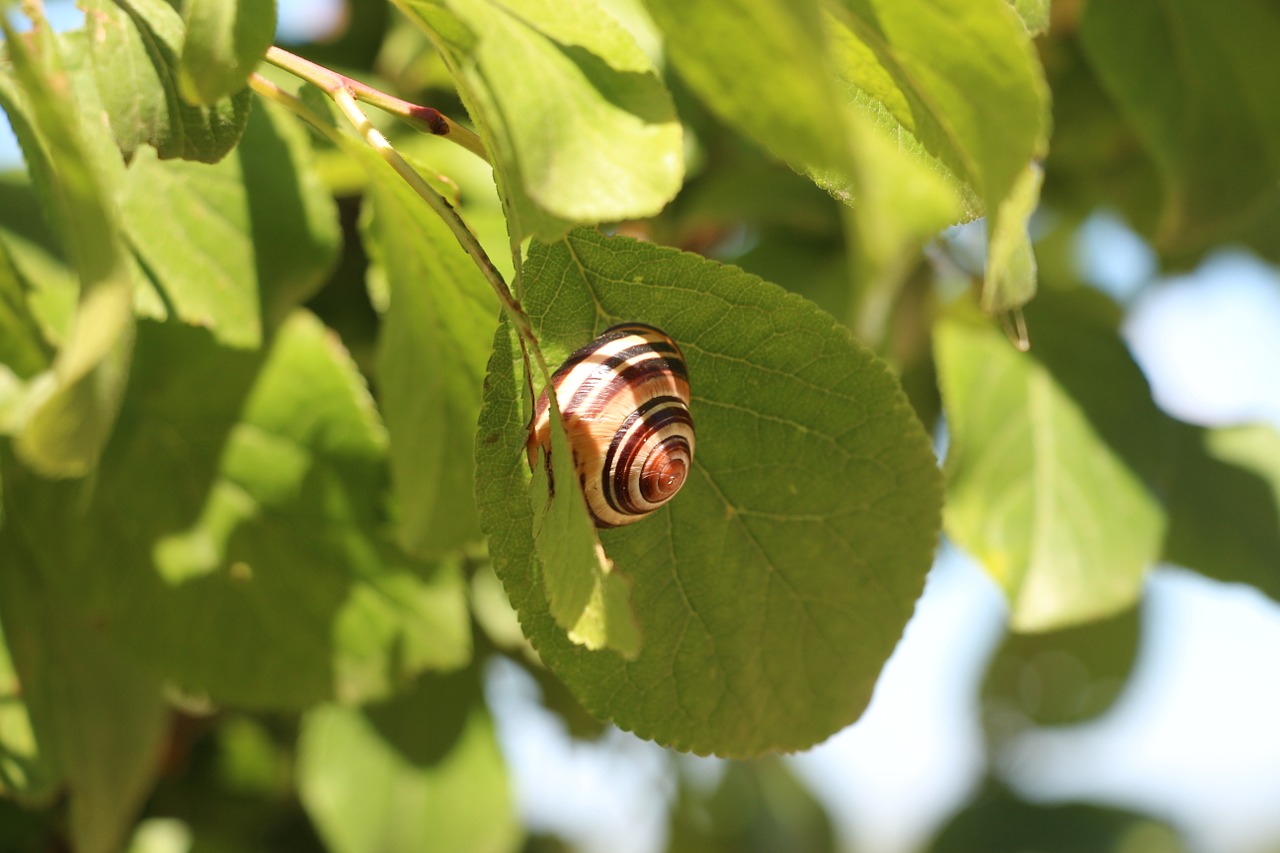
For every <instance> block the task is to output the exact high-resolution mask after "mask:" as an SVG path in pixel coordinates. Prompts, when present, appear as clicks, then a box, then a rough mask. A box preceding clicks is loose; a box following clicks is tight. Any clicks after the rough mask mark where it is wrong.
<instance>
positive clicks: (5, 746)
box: [0, 569, 61, 805]
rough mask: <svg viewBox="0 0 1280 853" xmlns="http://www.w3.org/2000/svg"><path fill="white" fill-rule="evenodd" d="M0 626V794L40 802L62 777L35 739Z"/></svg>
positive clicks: (1, 613)
mask: <svg viewBox="0 0 1280 853" xmlns="http://www.w3.org/2000/svg"><path fill="white" fill-rule="evenodd" d="M9 571H13V570H12V569H10V570H9ZM0 616H3V608H2V607H0ZM3 628H4V625H3V622H2V621H0V794H3V795H4V796H6V797H9V798H13V799H18V800H20V801H22V802H24V803H28V804H33V805H39V804H43V803H45V802H47V801H48V800H49V799H50V798H52V796H53V795H54V793H55V792H56V789H57V785H58V783H59V782H61V777H60V775H59V771H58V767H57V765H56V764H55V763H54V762H53V760H52V759H51V757H50V756H49V755H46V754H42V753H41V752H40V748H39V745H38V744H37V743H36V736H35V730H34V729H33V728H32V727H31V715H30V714H29V713H27V705H26V703H25V702H24V701H23V698H22V682H21V681H20V680H19V679H18V671H17V669H16V668H15V667H14V665H13V658H12V656H11V655H10V654H9V647H8V645H7V644H6V642H5V638H4V632H3Z"/></svg>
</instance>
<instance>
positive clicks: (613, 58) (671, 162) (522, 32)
mask: <svg viewBox="0 0 1280 853" xmlns="http://www.w3.org/2000/svg"><path fill="white" fill-rule="evenodd" d="M396 5H397V6H398V7H399V8H400V9H401V10H402V11H404V12H405V14H406V15H408V16H409V18H410V19H411V20H413V21H414V22H415V23H417V24H418V25H419V26H421V27H422V28H423V29H424V30H426V32H427V33H428V34H429V35H430V36H431V38H432V40H433V42H434V43H435V45H436V46H437V48H438V49H439V50H440V52H441V54H443V56H444V58H445V62H446V64H447V65H448V66H449V70H450V73H451V74H452V75H453V78H454V82H455V84H456V85H457V87H458V93H459V95H461V97H462V99H463V102H464V103H465V104H466V106H467V111H468V112H469V113H470V114H471V117H472V119H473V120H474V121H475V123H476V127H477V129H478V130H479V132H480V135H481V137H482V138H483V139H484V141H485V144H486V146H487V147H488V148H489V151H490V154H491V157H492V161H493V163H494V174H495V178H496V179H497V181H498V186H499V188H500V190H501V192H502V195H503V200H504V203H505V204H506V206H507V212H508V216H507V218H508V226H509V230H510V232H511V234H512V238H513V240H519V239H522V238H523V237H526V236H530V235H532V236H536V237H538V238H540V239H543V240H554V239H557V238H558V237H560V236H561V235H563V234H564V233H566V232H567V231H568V230H569V228H570V227H572V225H573V223H585V224H590V223H597V222H608V221H614V220H619V219H628V218H633V217H643V216H652V215H653V214H655V213H657V212H658V211H659V210H661V209H662V207H663V206H664V205H665V204H666V203H667V202H668V201H670V200H671V199H672V198H673V197H674V196H675V194H676V192H677V191H678V190H679V189H680V184H681V181H682V179H683V177H684V167H683V152H682V134H681V129H680V123H679V121H677V119H676V115H675V110H674V108H673V107H672V104H671V98H670V96H669V95H668V94H667V91H666V89H665V88H664V87H663V85H662V82H661V81H660V80H659V78H658V75H657V73H656V72H655V71H654V69H653V67H652V65H651V64H650V62H649V60H648V59H647V58H646V57H645V55H644V53H642V52H641V50H640V48H639V47H637V46H636V44H635V42H634V41H633V40H632V38H631V36H630V35H629V34H628V33H627V32H626V31H625V30H623V29H622V28H621V27H620V26H618V24H616V23H615V22H614V21H613V19H612V18H610V17H609V16H608V15H607V14H605V13H604V12H602V11H601V10H600V9H599V8H597V7H596V6H595V5H594V4H592V3H590V2H588V0H558V2H552V0H511V2H507V3H502V4H498V3H473V2H461V0H397V2H396Z"/></svg>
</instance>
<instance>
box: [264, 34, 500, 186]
mask: <svg viewBox="0 0 1280 853" xmlns="http://www.w3.org/2000/svg"><path fill="white" fill-rule="evenodd" d="M266 60H267V62H270V63H271V64H272V65H274V66H276V67H277V68H281V69H284V70H285V71H288V72H289V73H290V74H292V75H294V76H295V77H300V78H302V79H303V80H306V81H307V82H308V83H312V84H314V85H316V86H318V87H319V88H321V89H323V90H324V92H325V93H326V94H327V95H329V97H331V98H332V97H335V95H336V94H337V93H338V92H344V91H345V92H348V93H350V94H351V95H352V96H353V97H354V98H355V99H356V100H358V101H364V102H365V103H366V104H371V105H373V106H375V107H377V108H378V109H381V110H384V111H386V112H388V113H391V114H392V115H394V116H396V117H397V118H400V119H403V120H404V121H405V122H407V123H408V124H410V125H411V126H413V127H415V128H417V129H418V130H421V131H425V132H426V133H430V134H432V135H434V136H442V137H444V138H445V139H448V140H449V141H451V142H454V143H456V144H458V145H461V146H462V147H463V148H465V149H467V150H468V151H470V152H471V153H472V154H474V155H476V156H477V157H479V158H480V159H481V160H484V161H485V162H486V163H487V162H489V155H488V153H487V152H486V151H485V150H484V143H483V142H481V140H480V137H478V136H476V135H475V134H474V133H472V132H471V131H470V130H467V129H466V128H465V127H463V126H462V125H460V124H458V123H457V122H455V121H453V120H452V119H450V118H449V117H448V116H446V115H445V114H444V113H442V112H440V111H439V110H435V109H432V108H431V107H423V106H419V105H418V104H411V103H409V102H408V101H405V100H402V99H400V98H397V97H395V96H394V95H388V94H387V93H386V92H383V91H381V90H380V89H375V88H373V87H372V86H368V85H366V84H364V83H361V82H360V81H359V80H354V79H352V78H351V77H348V76H346V75H345V74H339V73H338V72H336V71H333V70H331V69H328V68H325V67H324V66H323V65H317V64H316V63H314V62H312V61H310V60H308V59H303V58H302V57H301V56H298V55H296V54H293V53H290V52H289V51H287V50H283V49H282V48H279V47H276V46H275V45H272V46H271V47H269V48H267V55H266Z"/></svg>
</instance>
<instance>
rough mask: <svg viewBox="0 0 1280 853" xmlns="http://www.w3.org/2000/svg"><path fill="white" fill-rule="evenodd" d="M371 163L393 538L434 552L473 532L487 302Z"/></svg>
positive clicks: (475, 277) (490, 303) (453, 254)
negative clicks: (394, 506) (386, 295)
mask: <svg viewBox="0 0 1280 853" xmlns="http://www.w3.org/2000/svg"><path fill="white" fill-rule="evenodd" d="M366 159H369V158H366ZM371 159H372V160H373V162H371V163H369V164H368V168H369V171H370V174H371V177H372V179H373V183H372V188H371V193H370V199H371V201H372V206H371V208H370V212H371V213H372V215H371V216H369V217H368V218H367V219H366V221H365V224H364V237H365V246H366V247H367V249H368V251H369V253H370V255H371V257H372V259H373V263H374V266H373V274H374V275H378V276H381V277H382V278H384V279H385V281H386V284H387V285H388V287H389V292H390V304H389V305H388V307H387V309H386V311H385V312H384V315H383V323H382V328H381V330H380V332H379V338H378V363H377V378H378V397H379V403H380V405H381V408H382V413H383V417H385V418H386V422H387V430H388V433H389V434H390V439H391V442H390V462H391V476H392V485H393V486H394V489H395V495H396V497H397V499H398V501H399V507H400V524H399V530H400V534H399V538H400V542H401V544H402V545H403V546H404V547H405V548H406V549H407V550H409V551H410V552H412V553H415V554H422V555H427V556H433V555H440V554H445V553H448V552H449V551H452V550H455V549H457V548H458V547H460V546H461V545H463V544H465V543H467V542H474V541H477V540H479V539H480V536H481V534H480V522H479V518H478V517H477V514H476V509H475V503H474V501H473V500H472V498H471V492H472V483H473V482H474V478H475V468H474V461H473V460H474V458H475V431H474V425H475V423H476V419H477V418H478V417H479V414H480V386H481V384H482V383H483V381H484V365H485V360H486V357H487V352H486V347H485V342H486V341H487V340H488V339H489V338H490V337H491V336H492V330H493V326H494V322H495V316H496V314H497V299H496V298H495V297H494V296H493V292H492V290H490V288H489V285H488V284H487V283H486V282H485V280H484V278H483V277H482V276H481V274H480V271H479V268H478V267H477V266H476V265H475V263H474V262H473V261H472V260H471V258H470V257H469V256H468V255H467V253H466V252H465V251H464V250H463V249H462V248H461V247H460V246H459V245H458V241H457V239H455V238H454V236H453V234H452V233H450V231H449V229H448V228H447V227H445V224H444V223H443V222H442V221H441V219H440V217H439V216H437V215H436V214H435V213H434V212H433V211H432V210H431V209H430V208H428V207H427V205H426V204H425V203H424V202H423V201H422V200H421V199H420V198H418V197H417V196H415V195H414V194H413V192H411V191H410V190H409V188H408V186H407V185H406V184H405V183H404V181H403V180H401V178H400V177H399V175H396V174H395V173H394V172H392V171H391V170H390V169H389V168H387V167H386V165H385V164H384V163H381V162H380V161H378V160H377V158H371Z"/></svg>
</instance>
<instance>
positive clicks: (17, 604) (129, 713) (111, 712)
mask: <svg viewBox="0 0 1280 853" xmlns="http://www.w3.org/2000/svg"><path fill="white" fill-rule="evenodd" d="M6 532H7V531H6ZM39 544H40V543H38V542H32V541H30V540H25V541H24V540H23V539H22V538H21V537H14V536H5V537H4V538H2V539H0V562H2V563H3V565H4V567H5V570H4V571H3V572H0V621H3V624H4V633H5V640H6V642H7V644H8V646H9V649H10V652H11V654H12V656H13V663H14V665H15V669H16V671H17V674H18V677H19V679H20V681H21V685H22V696H23V700H24V701H25V703H26V706H27V709H28V711H29V712H30V722H31V727H32V729H33V730H34V733H35V737H36V741H37V743H38V745H39V753H40V762H41V763H43V767H41V768H39V769H38V770H37V771H36V772H37V773H51V772H56V773H58V774H59V777H60V778H61V779H62V780H63V781H65V784H66V786H67V789H68V790H69V792H70V795H71V841H72V844H73V845H74V847H75V849H76V850H79V851H85V853H112V852H113V851H116V850H118V849H120V846H121V844H122V843H123V841H124V839H125V836H126V833H127V831H128V829H129V827H130V826H131V825H132V823H133V821H134V819H135V817H136V814H137V812H138V810H139V809H141V807H142V803H143V799H144V798H145V797H146V795H147V793H148V792H149V790H150V788H151V785H152V782H153V777H154V774H155V771H156V766H157V761H158V759H159V756H160V747H161V744H162V741H163V737H164V735H165V732H166V730H167V722H168V713H167V709H166V706H165V702H164V700H163V698H162V696H161V684H160V681H159V680H158V679H157V678H156V677H155V676H154V675H153V674H152V673H150V672H148V671H146V670H144V669H143V668H142V667H140V666H139V665H138V662H137V661H136V660H135V659H133V658H131V657H130V656H128V655H127V654H125V653H123V652H122V651H121V649H120V647H119V646H118V645H117V643H116V642H115V636H114V630H113V628H114V626H112V625H111V624H110V620H109V619H104V618H103V617H102V615H101V614H99V613H91V612H85V611H84V610H82V609H81V608H80V607H79V606H78V603H77V601H76V599H75V597H74V595H73V594H71V593H70V591H69V588H68V587H67V584H66V578H65V577H61V576H60V575H61V567H60V566H57V565H56V564H52V563H48V562H45V561H44V560H43V559H42V557H43V555H42V554H40V553H39V552H38V549H39Z"/></svg>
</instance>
